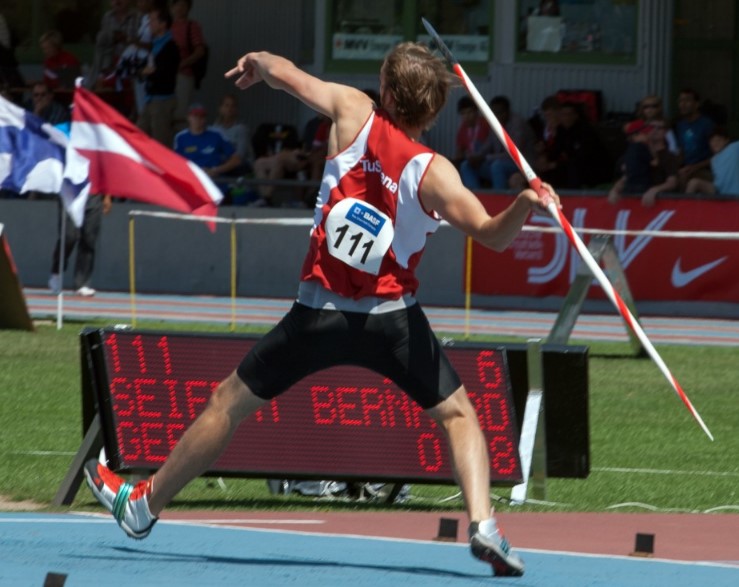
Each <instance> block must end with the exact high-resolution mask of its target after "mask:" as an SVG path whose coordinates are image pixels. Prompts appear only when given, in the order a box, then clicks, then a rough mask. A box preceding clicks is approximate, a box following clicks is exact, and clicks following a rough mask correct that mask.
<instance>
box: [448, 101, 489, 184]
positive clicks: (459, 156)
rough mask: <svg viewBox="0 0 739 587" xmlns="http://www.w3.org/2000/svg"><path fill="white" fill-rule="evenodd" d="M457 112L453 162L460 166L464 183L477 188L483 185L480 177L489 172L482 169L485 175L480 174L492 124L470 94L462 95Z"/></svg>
mask: <svg viewBox="0 0 739 587" xmlns="http://www.w3.org/2000/svg"><path fill="white" fill-rule="evenodd" d="M457 114H459V117H460V121H459V126H458V128H457V139H456V142H455V147H456V149H455V153H454V157H453V158H452V162H453V163H454V164H455V165H456V166H457V167H458V168H459V173H460V175H461V176H462V183H464V185H465V186H467V187H468V188H470V189H476V188H479V187H480V185H481V182H480V179H485V178H484V176H485V175H486V174H487V170H485V171H482V174H483V176H482V177H481V175H480V173H481V167H482V163H483V162H484V161H485V149H486V148H487V146H488V139H489V138H490V125H489V124H488V122H487V121H486V120H485V118H484V117H483V116H482V115H481V114H480V111H479V109H478V108H477V105H476V104H475V102H474V100H473V99H472V98H470V97H469V96H462V97H461V98H460V99H459V100H458V102H457ZM488 179H489V178H488Z"/></svg>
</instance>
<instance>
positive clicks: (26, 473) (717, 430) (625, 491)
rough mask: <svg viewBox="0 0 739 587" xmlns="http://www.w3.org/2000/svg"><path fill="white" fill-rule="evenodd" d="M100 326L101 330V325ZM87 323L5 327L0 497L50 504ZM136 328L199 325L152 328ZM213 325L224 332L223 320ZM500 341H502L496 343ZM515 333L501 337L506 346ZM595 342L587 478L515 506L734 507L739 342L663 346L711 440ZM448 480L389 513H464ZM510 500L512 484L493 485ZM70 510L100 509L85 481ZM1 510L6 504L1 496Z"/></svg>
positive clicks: (662, 390) (614, 351)
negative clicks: (24, 328)
mask: <svg viewBox="0 0 739 587" xmlns="http://www.w3.org/2000/svg"><path fill="white" fill-rule="evenodd" d="M98 325H104V323H102V322H101V323H99V324H98ZM83 326H85V324H81V323H70V322H68V323H67V324H66V325H65V326H64V328H63V329H62V330H59V331H58V330H57V329H56V327H55V326H52V325H43V324H42V325H39V326H38V328H37V330H36V332H34V333H28V332H18V331H9V330H0V406H2V408H1V410H0V496H2V498H3V499H4V500H5V502H6V503H7V501H21V500H30V501H33V502H36V503H37V504H40V506H41V507H43V508H46V509H52V508H51V506H50V503H51V501H52V499H53V497H54V495H55V494H56V492H57V490H58V488H59V486H60V483H61V481H62V479H63V478H64V476H65V474H66V473H67V470H68V468H69V465H70V463H71V460H72V455H73V454H74V453H75V452H76V451H77V449H78V448H79V445H80V442H81V440H82V429H81V411H80V368H79V344H78V334H79V332H80V330H81V329H82V327H83ZM139 327H140V328H141V327H151V328H166V329H173V328H178V329H185V330H187V329H195V328H197V329H199V330H203V329H205V328H204V327H197V326H189V325H188V326H182V325H178V326H175V325H172V324H166V325H164V324H148V325H140V326H139ZM210 329H211V330H215V331H220V332H226V331H227V327H225V326H214V327H211V328H210ZM493 340H497V341H503V340H504V339H503V338H499V339H493ZM510 340H513V339H510V338H506V339H505V341H510ZM572 342H573V344H588V346H589V347H590V367H589V371H590V434H591V466H592V472H591V474H590V476H589V478H587V479H577V480H574V479H549V480H547V496H546V501H547V502H551V503H547V504H526V505H524V506H520V507H517V508H516V511H564V512H566V511H611V510H614V509H615V511H645V509H644V507H642V506H637V505H630V506H625V507H618V508H614V507H613V506H617V505H619V504H636V503H639V504H645V505H646V506H648V507H649V508H656V509H657V510H658V511H668V510H669V511H675V510H678V511H691V512H693V511H698V512H704V511H717V512H733V513H736V512H738V511H739V490H738V489H737V488H738V487H739V434H737V428H738V425H739V401H737V394H738V393H739V370H738V368H737V367H738V366H739V361H738V360H737V359H738V358H739V352H738V351H737V349H735V348H718V347H688V346H669V345H661V346H659V347H658V350H659V352H660V354H661V355H662V357H663V358H664V360H665V362H666V363H667V365H668V366H669V367H670V369H671V370H672V371H673V373H674V374H675V376H676V377H677V379H678V380H679V381H680V383H681V384H682V386H683V388H684V389H685V391H686V393H687V394H688V395H689V397H690V398H691V400H692V401H693V403H694V404H695V406H696V408H697V409H698V410H699V412H700V413H701V415H702V416H703V419H704V420H705V422H706V424H707V425H708V427H709V428H710V429H711V431H712V432H713V434H714V436H715V438H716V440H715V442H711V441H710V440H709V439H708V438H707V437H706V436H705V434H704V433H703V432H702V431H701V429H700V428H699V426H698V425H697V424H696V423H695V422H694V421H693V419H692V417H691V416H690V415H689V414H688V411H687V410H686V409H685V407H684V406H683V404H682V402H680V400H679V399H678V398H677V396H676V395H675V394H674V392H673V391H672V388H671V387H670V386H669V384H668V383H667V381H666V380H665V379H664V377H663V376H662V374H661V373H660V371H659V370H658V368H657V367H656V366H655V364H654V363H653V362H652V361H651V360H650V359H648V358H634V357H633V356H631V349H630V347H629V346H628V345H627V344H626V343H623V344H621V343H584V342H582V341H572ZM456 492H457V490H456V488H455V487H451V486H425V485H414V486H413V487H412V489H411V495H412V498H411V500H410V501H409V502H407V503H405V504H402V505H395V506H391V507H394V508H398V507H402V508H410V509H420V510H431V509H439V510H443V509H446V510H460V509H461V508H462V504H461V501H460V500H459V499H452V500H448V501H444V502H443V503H442V502H441V501H440V500H442V499H444V498H446V497H450V496H453V495H455V494H456ZM495 492H496V494H498V495H500V496H501V497H502V498H503V500H502V501H501V503H500V504H498V505H497V508H498V509H499V510H507V509H509V508H511V507H512V506H508V505H506V503H505V499H504V498H505V497H506V496H508V495H509V490H508V489H505V488H495ZM171 507H178V508H206V509H207V508H233V509H249V508H260V509H264V508H296V509H297V508H315V507H322V508H323V507H326V508H328V507H330V508H360V507H386V506H384V505H383V504H377V503H374V504H359V503H357V502H341V501H326V500H321V501H315V500H314V499H311V498H304V497H300V496H289V497H276V496H272V495H270V494H269V492H268V491H267V488H266V484H265V482H264V480H253V479H252V480H247V479H227V480H226V481H225V489H223V488H222V487H220V486H219V484H217V483H214V482H213V481H212V480H208V479H197V480H196V481H194V482H193V483H191V484H190V485H189V486H188V487H187V488H186V489H185V490H184V491H183V492H182V493H181V494H180V495H179V496H178V498H177V499H176V501H175V502H174V503H173V504H172V506H171ZM72 508H73V509H93V510H98V509H99V506H98V505H97V502H94V500H93V498H92V497H91V495H90V493H89V491H88V490H87V488H86V487H84V486H83V487H82V488H81V489H80V492H79V493H78V495H77V498H76V500H75V502H74V504H73V505H72ZM0 509H2V502H0Z"/></svg>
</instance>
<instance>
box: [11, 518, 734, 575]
mask: <svg viewBox="0 0 739 587" xmlns="http://www.w3.org/2000/svg"><path fill="white" fill-rule="evenodd" d="M521 553H522V555H523V556H524V558H525V560H526V563H527V571H526V575H525V576H524V577H522V578H497V579H496V578H493V577H492V576H491V574H490V573H489V571H488V570H487V568H486V566H484V565H482V564H481V563H479V562H477V561H476V560H474V559H473V558H472V557H471V556H470V554H469V552H468V550H467V547H466V545H462V544H457V543H438V542H432V541H429V542H423V541H410V540H403V541H401V540H388V539H377V538H360V537H353V536H337V535H319V534H305V533H295V532H275V531H266V530H254V529H248V530H247V529H243V528H225V527H213V526H207V525H202V524H195V523H191V522H189V523H182V522H171V521H169V522H168V521H164V522H160V523H159V524H158V525H157V527H156V528H155V529H154V531H153V532H152V534H151V536H150V537H149V538H147V539H146V540H143V541H134V540H131V539H129V538H128V537H126V536H125V535H124V534H123V533H122V531H121V530H119V529H118V527H117V526H116V525H115V523H114V522H113V520H112V519H111V518H110V517H108V516H105V517H100V516H93V515H77V514H64V515H61V514H57V515H48V514H28V513H18V514H7V513H6V514H0V585H1V586H2V587H6V586H7V587H26V586H28V587H31V586H34V587H41V586H42V585H43V584H44V579H45V577H46V575H47V573H49V572H53V573H57V574H60V575H66V576H67V578H66V582H65V583H64V585H65V587H80V586H87V585H89V586H93V585H94V586H96V587H97V586H100V585H114V586H116V587H127V586H138V587H141V586H144V587H146V586H162V585H177V586H187V585H193V586H198V587H202V586H212V585H224V586H230V585H240V586H241V585H253V586H258V587H270V586H283V585H292V586H296V587H297V586H300V587H334V586H345V585H349V586H351V587H364V586H367V587H378V586H380V585H382V586H386V585H387V586H389V587H391V586H392V587H394V586H396V585H401V586H403V587H435V586H437V585H438V586H442V585H443V586H451V587H455V586H471V585H517V586H520V587H581V586H586V585H587V586H592V587H600V586H617V587H661V586H664V587H688V586H689V587H696V586H710V587H736V586H737V585H739V567H736V566H733V567H732V566H729V565H721V564H713V563H710V564H709V563H682V562H675V561H666V560H652V559H643V558H632V557H606V556H592V555H587V556H586V555H577V554H567V553H553V552H541V551H527V550H521Z"/></svg>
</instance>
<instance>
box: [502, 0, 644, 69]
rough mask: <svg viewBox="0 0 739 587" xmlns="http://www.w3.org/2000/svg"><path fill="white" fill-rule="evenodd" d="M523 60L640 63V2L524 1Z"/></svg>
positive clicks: (521, 17) (521, 1) (521, 2)
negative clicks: (638, 33)
mask: <svg viewBox="0 0 739 587" xmlns="http://www.w3.org/2000/svg"><path fill="white" fill-rule="evenodd" d="M518 5H519V10H518V15H519V39H518V59H517V60H518V61H524V62H525V61H539V62H540V61H549V62H569V63H635V62H636V32H637V27H636V23H637V13H638V7H639V6H638V0H541V1H540V0H519V4H518Z"/></svg>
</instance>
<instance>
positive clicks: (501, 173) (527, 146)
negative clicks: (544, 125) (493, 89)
mask: <svg viewBox="0 0 739 587" xmlns="http://www.w3.org/2000/svg"><path fill="white" fill-rule="evenodd" d="M490 109H491V110H492V111H493V114H495V117H496V118H497V119H498V122H500V124H501V125H502V126H503V128H504V129H505V131H506V132H507V133H508V136H510V137H511V140H512V141H513V143H514V144H515V145H516V146H517V147H518V149H519V150H520V151H521V154H522V155H523V157H524V159H526V160H527V161H533V158H534V156H535V153H536V136H535V135H534V131H533V129H532V128H531V126H530V125H529V123H528V122H527V121H526V120H525V119H524V118H523V117H522V116H520V115H519V114H517V113H515V112H512V111H511V103H510V100H509V99H508V98H507V97H506V96H494V97H493V98H491V100H490ZM485 156H486V160H485V163H484V164H483V167H484V168H486V170H487V171H486V174H487V177H488V179H489V181H490V183H491V187H492V188H493V189H494V190H507V189H514V190H519V191H520V190H522V189H523V188H524V187H525V186H526V183H527V182H526V178H525V177H524V176H523V174H522V173H521V172H520V171H519V169H518V166H517V165H516V163H515V162H514V161H513V159H511V157H510V155H509V154H508V151H506V150H505V148H504V147H503V144H502V143H501V142H500V140H498V137H497V136H496V135H495V133H490V139H489V141H488V144H487V148H486V154H485Z"/></svg>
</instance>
